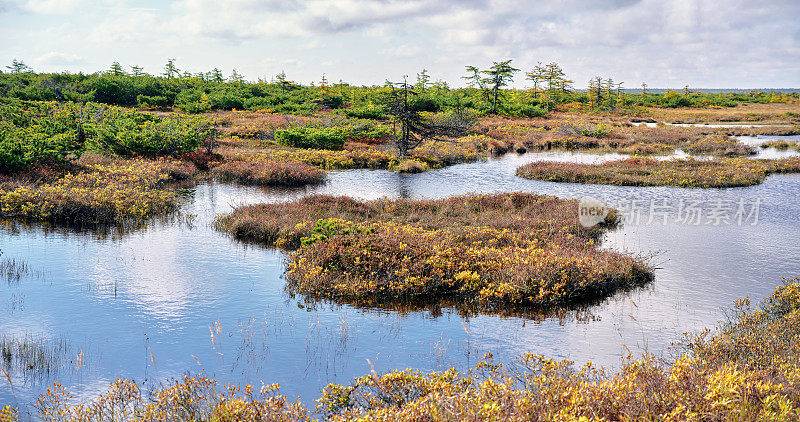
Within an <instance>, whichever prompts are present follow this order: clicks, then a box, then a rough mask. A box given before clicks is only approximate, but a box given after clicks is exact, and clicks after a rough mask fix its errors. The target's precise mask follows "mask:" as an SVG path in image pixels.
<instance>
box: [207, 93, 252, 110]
mask: <svg viewBox="0 0 800 422" xmlns="http://www.w3.org/2000/svg"><path fill="white" fill-rule="evenodd" d="M208 99H209V101H210V102H211V108H216V109H220V110H233V109H238V110H242V109H244V100H243V99H242V98H241V97H239V96H237V95H235V94H231V93H230V92H212V93H211V94H210V95H209V96H208Z"/></svg>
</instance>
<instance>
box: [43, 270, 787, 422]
mask: <svg viewBox="0 0 800 422" xmlns="http://www.w3.org/2000/svg"><path fill="white" fill-rule="evenodd" d="M799 282H800V280H798V279H794V280H792V281H791V283H788V284H786V285H784V286H781V287H779V288H778V289H776V291H775V292H774V293H773V294H772V295H771V296H770V297H769V298H767V299H766V300H765V301H764V303H763V304H762V305H761V306H760V307H759V308H757V309H753V308H752V307H751V306H750V303H749V301H748V300H747V299H743V300H739V301H737V303H736V305H735V308H734V312H733V314H732V317H731V319H730V321H729V322H727V323H725V324H723V325H722V326H721V327H720V329H719V331H714V332H711V331H708V330H707V331H705V332H702V333H701V334H699V335H693V336H689V337H688V340H689V341H688V342H687V344H686V348H687V350H686V352H685V353H684V354H682V355H681V356H679V357H678V358H677V359H676V360H675V361H662V360H659V359H657V358H655V357H653V356H650V355H646V356H644V357H642V358H640V359H637V360H634V359H632V358H628V359H627V360H626V361H625V363H624V365H623V366H622V368H621V369H620V370H619V371H617V372H615V373H608V372H606V371H604V370H602V369H597V368H596V367H594V366H592V364H591V363H589V364H587V365H585V366H584V367H582V368H580V369H575V368H574V365H573V363H572V362H569V361H566V360H555V359H548V358H546V357H544V356H541V355H534V354H530V353H527V354H524V355H522V356H520V357H519V358H518V359H517V361H516V362H510V363H498V362H495V361H494V360H493V359H492V356H491V354H487V355H486V356H484V359H483V361H481V362H480V363H479V364H478V365H477V366H476V367H475V368H474V369H472V370H470V371H469V372H466V373H460V372H458V371H456V370H455V369H454V368H452V369H449V370H446V371H442V372H432V373H425V372H421V371H414V370H411V369H406V370H395V371H390V372H388V373H384V374H379V373H377V372H376V371H375V370H373V371H371V373H369V374H367V375H365V376H361V377H358V378H355V379H354V380H353V381H352V382H351V383H349V384H348V385H339V384H329V385H328V386H326V387H325V388H324V390H323V392H322V396H321V397H320V399H318V400H317V404H318V405H317V410H318V411H319V412H320V413H321V415H320V416H322V417H324V418H325V420H331V421H356V420H358V421H401V422H402V421H460V420H480V421H483V420H486V421H489V420H498V421H499V420H510V421H528V420H569V421H584V420H586V421H588V420H625V421H634V420H636V421H638V420H681V421H682V420H703V421H721V420H741V421H785V420H796V419H797V415H798V413H799V412H800V389H798V385H800V370H799V369H798V356H800V329H798V327H800V284H798V283H799ZM72 401H73V399H72V397H71V395H70V394H69V393H68V392H67V391H66V390H65V389H64V388H63V387H61V386H59V385H56V386H55V387H53V388H50V389H48V391H47V393H46V394H45V395H44V396H43V397H42V400H40V401H39V405H38V406H37V408H38V410H39V411H40V413H41V416H42V417H43V419H48V418H52V417H53V416H55V415H59V416H60V417H61V418H62V419H80V420H100V419H101V415H102V417H103V418H107V419H109V420H125V419H130V418H132V417H133V416H136V418H137V420H142V421H156V420H178V419H180V420H220V421H223V420H225V421H228V420H231V421H232V420H255V419H258V420H276V421H289V420H311V417H310V414H309V412H308V411H307V409H306V408H305V407H303V406H302V405H301V404H299V403H292V402H289V401H288V400H287V399H286V397H284V396H280V395H278V394H277V386H276V385H270V386H264V387H262V388H261V389H260V390H258V389H254V388H253V387H250V386H247V387H241V388H240V387H228V388H227V389H223V390H222V391H220V389H219V388H218V387H217V382H216V381H214V380H213V379H210V378H206V377H203V376H197V377H192V376H186V377H184V378H182V379H180V380H177V381H174V382H172V383H170V384H169V385H167V386H165V387H162V388H160V389H157V390H155V391H153V392H152V394H150V395H148V396H147V397H145V395H144V394H142V392H141V390H140V389H139V387H138V386H137V385H136V383H134V382H132V381H126V380H116V381H114V382H113V383H111V385H110V386H109V389H108V390H107V391H106V392H105V393H103V394H102V395H101V396H100V397H98V399H97V400H95V401H94V402H91V403H78V404H74V403H72Z"/></svg>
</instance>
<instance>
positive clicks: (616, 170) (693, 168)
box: [517, 157, 800, 188]
mask: <svg viewBox="0 0 800 422" xmlns="http://www.w3.org/2000/svg"><path fill="white" fill-rule="evenodd" d="M799 171H800V158H784V159H781V160H744V159H718V160H695V159H686V160H678V159H675V160H667V161H659V160H654V159H652V158H639V157H633V158H628V159H625V160H618V161H611V162H607V163H603V164H576V163H554V162H544V161H537V162H533V163H530V164H526V165H524V166H522V167H520V168H519V169H517V175H518V176H520V177H524V178H526V179H534V180H545V181H550V182H567V183H596V184H605V185H622V186H678V187H703V188H712V187H714V188H720V187H734V186H751V185H756V184H759V183H761V182H762V181H763V180H764V178H766V177H767V176H768V175H769V174H772V173H794V172H799Z"/></svg>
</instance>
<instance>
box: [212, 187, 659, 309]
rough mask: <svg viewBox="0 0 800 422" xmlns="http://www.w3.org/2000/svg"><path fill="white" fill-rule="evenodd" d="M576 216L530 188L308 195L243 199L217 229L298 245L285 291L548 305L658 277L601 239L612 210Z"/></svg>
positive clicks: (376, 299)
mask: <svg viewBox="0 0 800 422" xmlns="http://www.w3.org/2000/svg"><path fill="white" fill-rule="evenodd" d="M577 217H578V211H577V203H576V202H575V201H567V200H562V199H558V198H555V197H548V196H537V195H530V194H502V195H477V196H462V197H455V198H451V199H447V200H438V201H410V200H394V201H389V200H383V201H370V202H358V201H354V200H352V199H349V198H343V197H328V196H312V197H309V198H305V199H302V200H299V201H296V202H291V203H281V204H262V205H253V206H246V207H241V208H238V209H236V210H235V211H234V212H233V213H232V214H230V215H227V216H223V217H220V218H219V219H218V223H217V225H218V227H219V228H220V229H222V230H225V231H228V232H230V233H233V234H234V236H236V237H237V238H240V239H247V240H251V241H257V242H262V243H265V244H272V245H277V246H280V247H283V248H287V249H291V250H294V252H292V254H291V255H290V259H289V275H288V279H289V288H290V290H292V291H294V292H297V293H300V294H303V295H306V296H307V297H308V298H311V299H313V298H320V297H323V298H333V299H336V300H343V301H350V302H354V303H358V304H367V303H371V304H381V303H391V302H397V301H400V302H402V301H410V300H414V301H423V302H428V303H436V302H437V301H440V300H448V299H453V298H459V299H460V300H461V301H462V302H463V303H464V304H465V305H475V304H478V305H481V306H485V307H488V308H493V307H500V308H502V307H508V306H515V305H516V306H518V305H523V306H528V305H537V306H538V305H547V306H549V305H555V304H564V303H574V302H577V301H581V300H587V299H593V298H598V297H604V296H605V295H608V294H610V293H611V292H614V291H616V290H618V289H621V288H627V287H632V286H635V285H639V284H641V283H644V282H647V281H648V280H649V279H650V277H651V275H650V270H649V268H648V267H647V266H646V265H645V264H643V263H642V262H640V261H638V260H636V259H634V258H632V257H629V256H626V255H622V254H619V253H616V252H610V251H601V250H598V249H597V248H596V247H595V246H596V245H595V240H596V239H597V237H598V236H599V234H600V233H601V232H602V231H603V227H607V226H608V225H611V224H614V223H615V221H616V220H615V217H614V215H613V214H612V216H611V217H609V219H608V220H607V225H606V226H603V227H593V228H585V227H583V226H581V225H580V224H579V223H578V219H577Z"/></svg>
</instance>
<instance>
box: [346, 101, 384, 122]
mask: <svg viewBox="0 0 800 422" xmlns="http://www.w3.org/2000/svg"><path fill="white" fill-rule="evenodd" d="M344 114H345V115H347V116H348V117H355V118H357V119H373V120H383V119H385V118H386V114H385V112H384V109H383V107H381V106H377V105H372V104H369V105H366V106H362V107H355V108H348V109H345V110H344Z"/></svg>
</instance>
